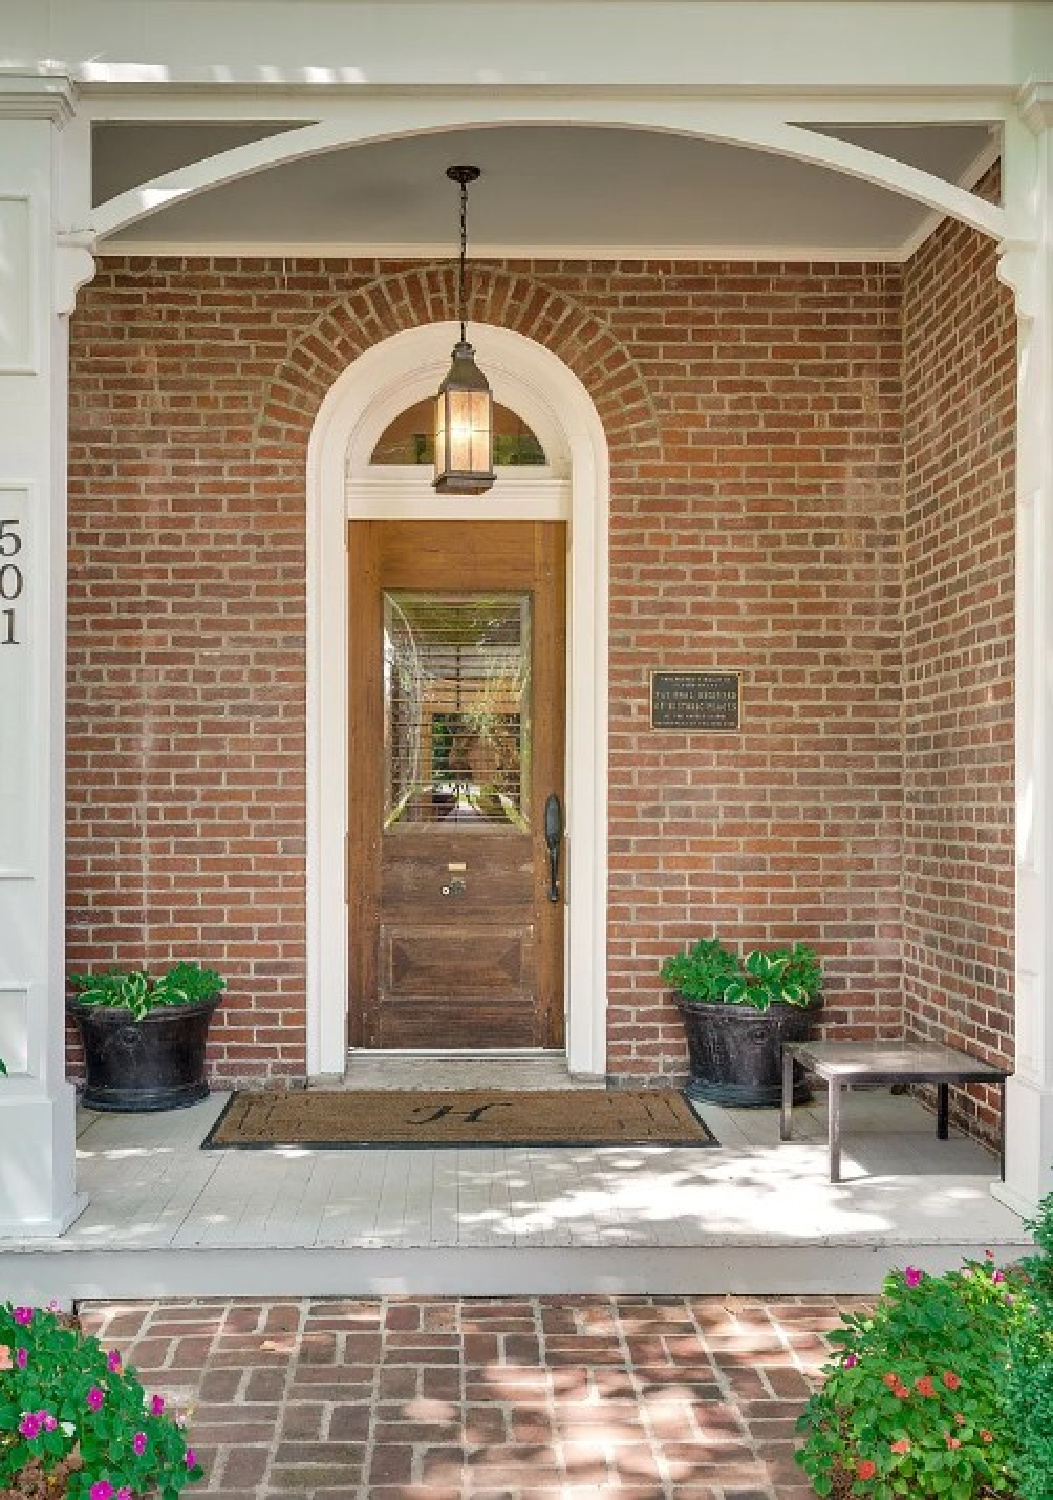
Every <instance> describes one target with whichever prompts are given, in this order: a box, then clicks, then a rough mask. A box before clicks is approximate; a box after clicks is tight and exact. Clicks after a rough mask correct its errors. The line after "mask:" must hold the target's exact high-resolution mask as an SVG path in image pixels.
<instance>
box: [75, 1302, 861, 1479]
mask: <svg viewBox="0 0 1053 1500" xmlns="http://www.w3.org/2000/svg"><path fill="white" fill-rule="evenodd" d="M850 1305H851V1306H855V1307H858V1306H860V1305H861V1304H860V1302H859V1301H858V1300H857V1299H851V1298H837V1299H835V1298H815V1297H802V1298H784V1299H781V1300H779V1301H777V1302H771V1303H764V1302H758V1301H756V1300H753V1299H745V1298H743V1299H738V1298H711V1297H709V1298H698V1297H616V1298H604V1297H530V1298H507V1299H500V1300H478V1301H477V1300H474V1299H468V1298H435V1299H429V1300H425V1301H418V1300H408V1299H394V1298H392V1299H387V1298H386V1299H383V1300H377V1301H362V1300H354V1301H332V1300H325V1301H322V1300H319V1301H308V1300H304V1301H296V1300H288V1301H268V1302H206V1301H200V1302H164V1303H153V1304H134V1305H132V1304H127V1303H118V1304H112V1305H109V1304H105V1305H104V1304H100V1303H88V1304H85V1305H84V1306H83V1307H82V1308H81V1315H82V1318H83V1322H84V1327H85V1329H86V1330H87V1331H88V1332H90V1333H94V1334H96V1335H97V1336H98V1337H99V1338H100V1339H101V1340H102V1341H103V1343H104V1344H105V1345H106V1346H107V1347H113V1348H117V1349H120V1350H121V1351H122V1353H123V1354H124V1356H125V1359H126V1361H127V1362H128V1363H129V1364H131V1365H133V1366H135V1367H136V1368H137V1369H138V1370H139V1372H140V1375H141V1377H142V1378H143V1382H144V1384H145V1385H146V1387H147V1390H148V1391H153V1390H155V1389H156V1390H159V1391H161V1392H162V1393H163V1394H165V1395H166V1396H167V1397H169V1399H170V1400H174V1401H175V1402H176V1404H177V1405H178V1406H180V1407H182V1409H183V1410H185V1411H190V1413H191V1415H190V1439H191V1441H192V1443H193V1446H194V1448H195V1450H196V1452H197V1453H198V1454H199V1455H200V1457H201V1460H202V1462H203V1464H204V1465H205V1468H206V1472H207V1479H206V1481H205V1482H204V1483H203V1484H201V1485H199V1486H195V1487H193V1488H192V1489H191V1490H188V1491H187V1494H188V1495H191V1496H192V1495H194V1494H197V1495H202V1494H221V1495H223V1496H224V1497H225V1500H263V1497H279V1496H281V1497H289V1496H303V1497H306V1500H366V1497H375V1500H588V1497H594V1496H610V1497H611V1500H673V1497H674V1496H675V1500H806V1497H811V1496H812V1494H813V1492H812V1490H811V1487H810V1486H809V1485H808V1484H807V1483H806V1482H805V1480H804V1477H803V1474H802V1472H801V1471H800V1470H799V1469H797V1468H796V1467H795V1465H794V1463H793V1458H792V1454H793V1424H794V1421H795V1419H796V1416H797V1414H798V1412H799V1410H800V1407H801V1404H802V1402H803V1400H804V1398H805V1396H806V1395H807V1393H808V1391H809V1390H810V1389H811V1386H812V1384H813V1383H814V1378H815V1372H816V1371H817V1369H818V1367H819V1366H820V1365H821V1364H822V1363H823V1362H824V1361H825V1359H826V1358H827V1357H828V1354H829V1345H828V1343H827V1341H826V1337H825V1335H826V1334H827V1333H828V1332H829V1331H830V1330H831V1329H832V1328H834V1327H836V1326H837V1324H838V1322H839V1312H840V1310H841V1309H842V1308H844V1307H848V1306H850Z"/></svg>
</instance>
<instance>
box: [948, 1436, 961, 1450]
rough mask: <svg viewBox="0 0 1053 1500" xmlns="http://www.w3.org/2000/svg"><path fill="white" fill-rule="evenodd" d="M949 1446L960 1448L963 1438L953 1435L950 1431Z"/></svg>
mask: <svg viewBox="0 0 1053 1500" xmlns="http://www.w3.org/2000/svg"><path fill="white" fill-rule="evenodd" d="M947 1446H948V1448H960V1447H961V1446H962V1440H961V1438H956V1437H951V1435H950V1433H948V1434H947Z"/></svg>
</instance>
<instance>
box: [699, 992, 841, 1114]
mask: <svg viewBox="0 0 1053 1500" xmlns="http://www.w3.org/2000/svg"><path fill="white" fill-rule="evenodd" d="M676 1003H677V1006H678V1008H679V1010H680V1014H681V1015H682V1016H683V1018H684V1028H685V1030H686V1032H687V1050H688V1054H689V1056H690V1060H691V1077H690V1078H689V1079H688V1082H687V1088H686V1090H685V1092H686V1093H687V1096H688V1098H689V1099H699V1100H703V1101H705V1102H707V1103H709V1104H726V1105H729V1106H730V1107H732V1108H735V1109H761V1108H765V1107H771V1106H773V1105H778V1104H779V1102H780V1099H781V1097H782V1044H783V1042H799V1041H803V1040H804V1038H805V1037H806V1036H807V1035H808V1033H809V1032H810V1031H811V1025H812V1016H813V1014H814V1012H813V1010H812V1009H810V1008H805V1007H802V1006H800V1005H784V1004H782V1003H779V1004H776V1005H772V1006H771V1007H770V1008H769V1009H768V1010H754V1008H753V1007H752V1006H750V1005H724V1004H720V1003H717V1004H712V1005H711V1004H708V1003H707V1002H706V1001H704V1000H685V999H684V998H683V996H678V998H677V1002H676ZM810 1098H811V1093H810V1091H809V1089H808V1087H807V1085H806V1084H805V1081H804V1074H803V1072H802V1071H801V1069H800V1068H798V1067H797V1065H796V1064H795V1065H794V1084H793V1102H794V1103H795V1104H804V1103H806V1102H807V1101H808V1100H809V1099H810Z"/></svg>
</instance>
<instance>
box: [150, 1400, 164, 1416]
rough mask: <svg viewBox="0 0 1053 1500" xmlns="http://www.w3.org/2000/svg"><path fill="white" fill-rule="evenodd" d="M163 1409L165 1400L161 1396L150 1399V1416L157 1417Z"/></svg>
mask: <svg viewBox="0 0 1053 1500" xmlns="http://www.w3.org/2000/svg"><path fill="white" fill-rule="evenodd" d="M164 1409H165V1398H164V1397H163V1396H151V1397H150V1415H151V1416H152V1417H159V1416H160V1415H161V1413H162V1412H163V1411H164Z"/></svg>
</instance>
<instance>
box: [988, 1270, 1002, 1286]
mask: <svg viewBox="0 0 1053 1500" xmlns="http://www.w3.org/2000/svg"><path fill="white" fill-rule="evenodd" d="M991 1280H992V1281H993V1282H994V1284H995V1286H1001V1284H1002V1282H1003V1281H1004V1280H1005V1272H1004V1271H996V1272H995V1273H994V1275H993V1276H992V1277H991Z"/></svg>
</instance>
